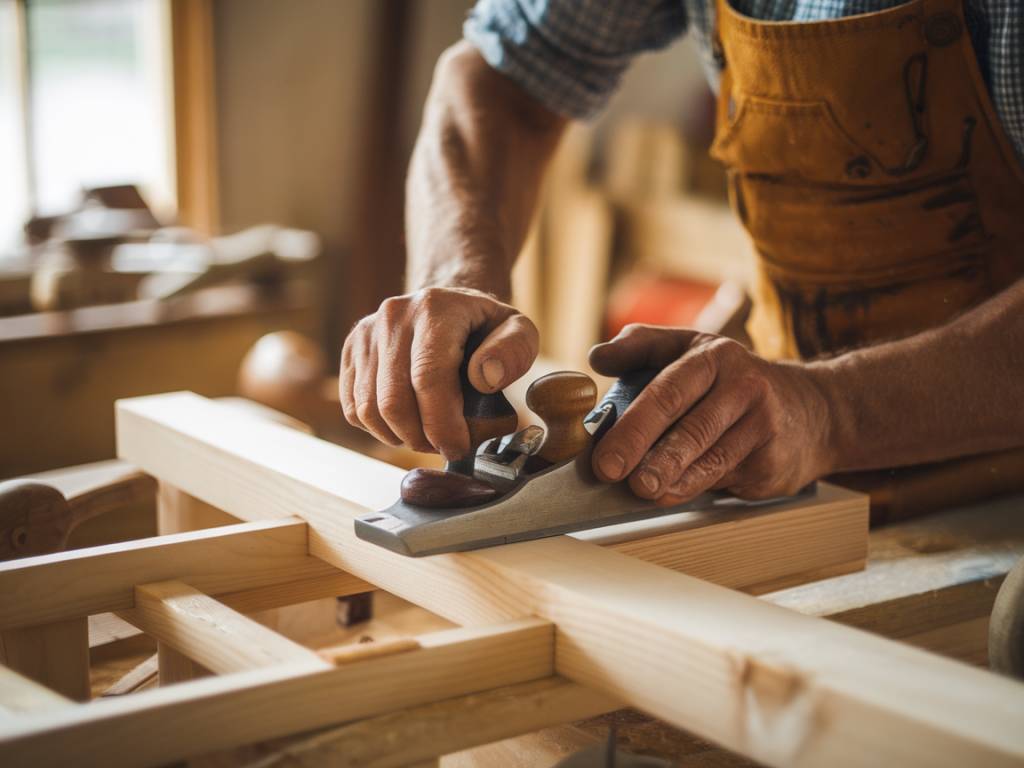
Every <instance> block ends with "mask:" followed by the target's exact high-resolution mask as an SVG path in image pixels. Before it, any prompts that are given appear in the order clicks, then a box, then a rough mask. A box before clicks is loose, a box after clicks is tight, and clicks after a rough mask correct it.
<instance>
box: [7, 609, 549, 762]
mask: <svg viewBox="0 0 1024 768" xmlns="http://www.w3.org/2000/svg"><path fill="white" fill-rule="evenodd" d="M418 640H419V642H420V645H421V646H422V647H421V648H420V649H419V650H415V651H410V652H408V653H399V654H395V655H392V656H386V657H383V658H377V659H369V660H367V661H363V662H359V663H354V664H346V665H343V666H341V667H335V668H330V669H326V670H322V671H314V670H310V669H309V667H308V666H300V667H299V668H298V669H296V668H295V666H294V665H291V664H284V665H275V666H272V667H264V668H260V669H255V670H249V671H245V672H238V673H235V674H233V675H224V676H216V677H208V678H204V679H201V680H195V681H192V682H190V683H187V684H181V685H174V686H170V687H167V688H156V689H153V690H148V691H143V692H141V693H137V694H134V695H132V696H122V697H118V698H113V699H107V700H104V701H103V702H102V706H100V705H99V704H97V705H95V706H85V707H71V708H67V709H63V710H56V711H53V712H45V713H40V714H38V715H31V716H26V717H22V718H18V719H17V721H15V720H14V719H6V720H4V719H0V743H2V744H3V750H4V752H3V754H4V758H5V766H6V765H9V766H12V768H15V767H17V768H20V767H21V766H38V765H54V764H58V763H61V762H67V761H68V760H69V759H70V757H69V756H74V757H75V759H77V758H78V757H79V756H81V755H88V756H89V760H90V762H92V763H94V764H97V765H106V766H146V765H163V764H166V763H168V762H173V761H175V760H177V759H182V758H185V757H189V756H194V755H199V754H203V753H205V752H209V751H212V750H216V749H223V748H227V747H232V746H237V745H240V744H247V743H250V742H253V741H257V740H259V739H267V738H274V737H277V736H283V735H287V734H290V733H296V732H300V731H304V730H309V729H311V728H320V727H324V726H327V725H334V724H337V723H341V722H345V721H349V720H356V719H360V718H365V717H372V716H375V715H380V714H384V713H387V712H391V711H393V710H396V709H401V708H404V707H413V706H419V705H421V704H425V703H427V702H431V701H439V700H443V699H446V698H452V697H455V696H462V695H465V694H468V693H473V692H477V691H486V690H489V689H492V688H497V687H500V686H505V685H514V684H517V683H523V682H527V681H530V680H538V679H541V678H545V677H548V676H550V675H551V671H552V659H553V649H554V632H553V628H552V627H551V625H550V624H548V623H547V622H544V621H539V620H536V619H524V620H521V621H516V622H510V623H506V624H503V625H498V626H489V627H480V628H468V629H461V628H460V629H453V630H446V631H444V632H439V633H435V634H434V635H424V636H421V637H419V638H418ZM356 691H358V695H353V692H356ZM172 724H173V725H172Z"/></svg>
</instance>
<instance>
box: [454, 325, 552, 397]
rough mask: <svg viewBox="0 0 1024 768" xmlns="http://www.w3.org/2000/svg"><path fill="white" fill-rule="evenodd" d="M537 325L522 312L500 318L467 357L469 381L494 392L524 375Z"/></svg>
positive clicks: (534, 347) (533, 352)
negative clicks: (521, 313) (470, 355)
mask: <svg viewBox="0 0 1024 768" xmlns="http://www.w3.org/2000/svg"><path fill="white" fill-rule="evenodd" d="M539 345H540V338H539V334H538V333H537V326H535V325H534V324H533V321H531V320H530V319H529V318H528V317H526V316H525V315H519V314H515V315H512V316H511V317H508V318H507V319H504V320H502V321H501V322H500V323H499V324H498V326H497V327H496V328H495V329H494V330H493V331H491V332H490V333H489V334H488V335H487V338H485V339H484V340H483V342H482V343H481V344H480V346H479V347H478V348H477V350H476V352H474V353H473V357H472V358H471V359H470V361H469V368H468V373H469V383H470V384H472V385H473V386H474V387H475V388H476V389H477V391H479V392H497V391H499V390H502V389H504V388H505V387H507V386H508V385H509V384H511V383H512V382H514V381H516V380H517V379H519V378H520V377H522V376H524V375H525V374H526V372H527V371H528V370H530V366H531V365H533V361H534V360H535V359H536V357H537V350H538V347H539Z"/></svg>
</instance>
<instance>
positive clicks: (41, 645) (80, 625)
mask: <svg viewBox="0 0 1024 768" xmlns="http://www.w3.org/2000/svg"><path fill="white" fill-rule="evenodd" d="M0 594H2V595H4V598H5V600H6V598H7V597H8V594H7V593H5V592H3V591H2V590H0ZM0 644H2V646H3V654H2V658H3V663H4V664H6V665H7V666H8V667H10V668H11V669H12V670H14V671H15V672H18V673H20V674H22V675H24V676H25V677H28V678H30V679H32V680H35V681H36V682H37V683H40V684H41V685H45V686H46V687H47V688H51V689H53V690H54V691H56V692H57V693H59V694H61V695H62V696H66V697H68V698H69V699H73V700H75V701H88V700H89V696H90V690H89V622H88V621H87V620H86V618H85V617H84V616H83V617H79V618H75V619H65V620H63V621H55V622H51V623H48V624H40V625H38V626H34V627H21V628H19V629H8V630H6V631H4V632H2V633H0Z"/></svg>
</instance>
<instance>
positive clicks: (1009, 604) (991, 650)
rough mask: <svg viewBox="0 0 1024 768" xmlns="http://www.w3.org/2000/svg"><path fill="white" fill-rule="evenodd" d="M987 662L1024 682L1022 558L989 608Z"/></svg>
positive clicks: (1023, 568) (1007, 576)
mask: <svg viewBox="0 0 1024 768" xmlns="http://www.w3.org/2000/svg"><path fill="white" fill-rule="evenodd" d="M988 660H989V665H990V666H991V667H992V669H993V670H995V671H996V672H1001V673H1003V674H1004V675H1009V676H1011V677H1016V678H1017V679H1019V680H1024V558H1022V559H1020V560H1019V561H1017V565H1015V566H1014V567H1013V570H1012V571H1010V572H1009V573H1008V574H1007V575H1006V578H1005V579H1004V580H1003V584H1002V586H1000V587H999V593H998V594H997V595H996V600H995V603H994V604H993V605H992V617H991V619H990V620H989V626H988Z"/></svg>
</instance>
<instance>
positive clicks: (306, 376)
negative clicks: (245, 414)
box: [238, 331, 327, 422]
mask: <svg viewBox="0 0 1024 768" xmlns="http://www.w3.org/2000/svg"><path fill="white" fill-rule="evenodd" d="M326 377H327V361H326V359H325V357H324V354H323V352H322V351H321V350H320V347H319V346H318V345H317V344H316V342H314V341H312V340H311V339H309V338H307V337H305V336H303V335H302V334H300V333H296V332H294V331H277V332H275V333H268V334H267V335H266V336H264V337H262V338H261V339H260V340H259V341H257V342H256V343H255V344H253V346H252V348H251V349H250V350H249V351H248V352H247V353H246V355H245V358H244V359H243V360H242V364H241V366H240V367H239V371H238V392H239V394H240V395H242V397H246V398H248V399H250V400H255V401H256V402H257V403H262V404H263V405H266V406H268V407H270V408H274V409H276V410H278V411H281V412H282V413H287V414H288V415H289V416H293V417H295V418H297V419H300V420H302V421H305V422H310V421H312V420H313V417H314V416H315V414H316V406H317V403H318V402H319V400H320V399H321V398H322V395H321V389H322V386H323V382H324V380H325V379H326Z"/></svg>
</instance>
